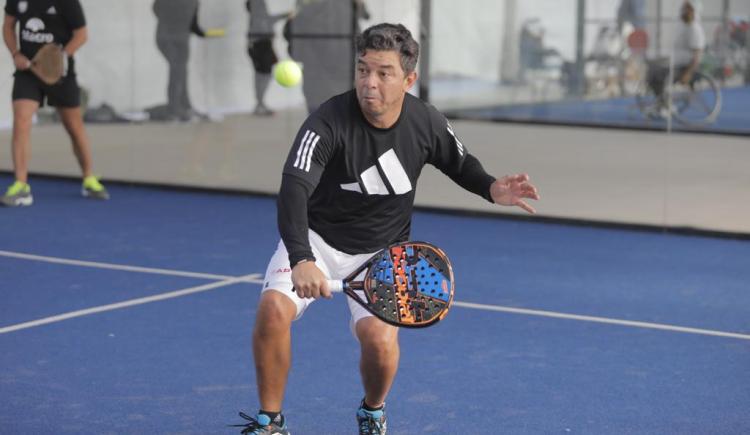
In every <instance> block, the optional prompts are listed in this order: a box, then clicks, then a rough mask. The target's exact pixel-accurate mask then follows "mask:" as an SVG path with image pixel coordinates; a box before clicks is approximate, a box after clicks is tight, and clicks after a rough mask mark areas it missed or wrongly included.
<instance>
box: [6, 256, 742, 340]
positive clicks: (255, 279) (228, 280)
mask: <svg viewBox="0 0 750 435" xmlns="http://www.w3.org/2000/svg"><path fill="white" fill-rule="evenodd" d="M0 256H5V257H12V258H21V259H26V260H37V261H46V262H49V263H59V264H70V265H74V266H84V267H96V268H102V269H114V270H125V271H131V272H144V273H156V274H163V275H174V276H185V277H192V278H204V279H220V280H221V281H219V282H215V283H210V284H205V285H203V286H198V287H191V288H187V289H184V290H177V291H174V292H169V293H164V294H161V295H155V296H149V297H145V298H140V299H132V300H131V301H124V302H119V303H115V304H110V305H103V306H100V307H93V308H88V309H85V310H79V311H73V312H70V313H64V314H60V315H57V316H52V317H47V318H44V319H38V320H33V321H30V322H25V323H19V324H16V325H10V326H6V327H3V328H0V334H4V333H6V332H11V331H17V330H19V329H25V328H31V327H33V326H38V325H44V324H47V323H53V322H59V321H62V320H65V319H69V318H73V317H80V316H85V315H88V314H93V313H98V312H102V311H110V310H115V309H119V308H125V307H129V306H132V305H139V304H145V303H149V302H155V301H159V300H163V299H170V298H175V297H179V296H183V295H187V294H191V293H197V292H201V291H206V290H212V289H214V288H219V287H224V286H227V285H230V284H234V283H238V282H250V283H256V284H260V283H263V280H262V279H259V278H260V277H261V275H260V274H257V273H254V274H251V275H246V276H245V277H232V276H227V275H214V274H209V273H196V272H184V271H179V270H169V269H154V268H148V267H138V266H125V265H120V264H111V263H98V262H93V261H79V260H68V259H65V258H58V257H46V256H41V255H31V254H22V253H19V252H10V251H2V250H0ZM453 305H455V306H457V307H462V308H472V309H476V310H485V311H497V312H506V313H514V314H524V315H528V316H541V317H552V318H558V319H568V320H578V321H582V322H595V323H606V324H610V325H621V326H630V327H635V328H646V329H660V330H664V331H672V332H683V333H689V334H700V335H710V336H714V337H727V338H738V339H741V340H750V335H748V334H740V333H736V332H724V331H716V330H711V329H699V328H688V327H684V326H675V325H667V324H662V323H649V322H639V321H633V320H620V319H612V318H608V317H594V316H583V315H578V314H566V313H558V312H554V311H542V310H530V309H525V308H513V307H504V306H500V305H487V304H476V303H472V302H460V301H454V302H453ZM50 319H51V320H50Z"/></svg>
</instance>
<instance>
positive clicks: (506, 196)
mask: <svg viewBox="0 0 750 435" xmlns="http://www.w3.org/2000/svg"><path fill="white" fill-rule="evenodd" d="M490 195H491V196H492V200H493V201H495V203H496V204H501V205H508V206H517V207H521V208H522V209H524V210H526V211H527V212H529V213H536V210H534V208H533V207H532V206H530V205H529V204H528V203H526V201H524V198H527V199H539V192H538V191H537V189H536V187H534V185H533V184H531V183H530V182H529V176H528V175H527V174H516V175H506V176H504V177H502V178H498V179H497V180H495V182H494V183H492V185H491V186H490Z"/></svg>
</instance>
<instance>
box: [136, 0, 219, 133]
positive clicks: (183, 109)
mask: <svg viewBox="0 0 750 435" xmlns="http://www.w3.org/2000/svg"><path fill="white" fill-rule="evenodd" d="M198 6H199V5H198V0H155V1H154V5H153V11H154V15H156V20H157V25H156V46H157V47H158V48H159V51H160V52H161V54H163V55H164V58H165V59H166V60H167V62H168V63H169V84H168V85H167V104H166V105H165V106H157V107H154V108H151V109H149V110H148V111H149V115H150V118H151V119H155V120H160V121H173V120H179V121H190V120H192V119H194V118H196V117H198V118H201V117H202V116H200V114H198V113H197V112H196V111H195V110H194V109H193V105H192V104H191V103H190V95H189V93H188V59H189V58H190V34H191V33H193V34H195V35H197V36H199V37H201V38H205V37H218V36H223V35H224V30H223V29H208V30H206V31H204V30H203V29H202V28H201V27H200V26H199V25H198Z"/></svg>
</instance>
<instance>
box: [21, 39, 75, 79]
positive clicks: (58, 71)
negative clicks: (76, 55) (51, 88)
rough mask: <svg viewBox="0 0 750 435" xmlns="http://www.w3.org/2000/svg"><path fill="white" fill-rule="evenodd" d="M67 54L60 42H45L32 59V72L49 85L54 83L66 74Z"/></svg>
mask: <svg viewBox="0 0 750 435" xmlns="http://www.w3.org/2000/svg"><path fill="white" fill-rule="evenodd" d="M67 60H68V58H67V56H66V55H65V52H64V51H63V47H62V46H61V45H59V44H44V45H43V46H42V47H41V48H40V49H39V51H37V52H36V54H35V55H34V58H33V59H31V67H30V69H31V72H33V73H34V74H35V75H36V76H37V77H39V80H41V81H42V82H44V83H45V84H47V85H54V84H56V83H57V82H59V81H60V79H61V78H62V77H63V76H64V75H65V72H66V71H65V70H66V69H67Z"/></svg>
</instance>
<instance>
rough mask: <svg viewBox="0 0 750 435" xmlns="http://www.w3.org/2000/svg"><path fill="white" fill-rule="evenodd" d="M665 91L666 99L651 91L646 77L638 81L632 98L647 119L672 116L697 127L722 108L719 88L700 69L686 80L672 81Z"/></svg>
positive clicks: (711, 120)
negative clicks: (686, 81) (684, 82)
mask: <svg viewBox="0 0 750 435" xmlns="http://www.w3.org/2000/svg"><path fill="white" fill-rule="evenodd" d="M664 92H665V93H666V99H665V98H664V96H658V95H656V94H655V93H654V90H653V88H652V87H651V86H650V85H649V83H648V80H642V81H641V82H640V84H639V86H638V91H637V93H636V96H635V101H636V104H637V106H638V109H639V110H640V111H641V113H643V115H644V116H646V117H647V118H649V119H659V118H661V119H666V118H668V117H670V116H671V117H673V118H674V119H675V120H676V121H678V122H679V123H681V124H683V125H686V126H691V127H699V126H704V125H708V124H711V123H713V122H714V121H716V118H717V117H718V116H719V112H720V111H721V88H720V87H719V85H718V83H716V81H715V80H714V79H713V78H712V77H711V76H710V75H708V74H706V73H704V72H702V71H697V72H695V73H694V74H693V77H692V79H691V80H690V82H689V83H688V84H682V83H680V82H675V83H673V84H672V89H671V92H670V91H669V90H665V91H664ZM670 97H671V104H670V103H669V98H670Z"/></svg>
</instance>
